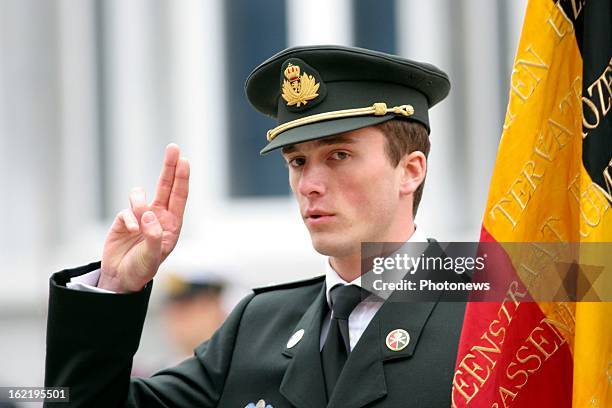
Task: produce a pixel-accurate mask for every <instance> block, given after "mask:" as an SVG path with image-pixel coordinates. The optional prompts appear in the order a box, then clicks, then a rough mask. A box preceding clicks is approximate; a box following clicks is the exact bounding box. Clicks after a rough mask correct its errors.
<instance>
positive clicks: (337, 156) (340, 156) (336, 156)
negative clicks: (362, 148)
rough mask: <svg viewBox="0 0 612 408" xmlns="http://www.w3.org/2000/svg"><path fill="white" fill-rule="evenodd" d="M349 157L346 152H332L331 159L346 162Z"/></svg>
mask: <svg viewBox="0 0 612 408" xmlns="http://www.w3.org/2000/svg"><path fill="white" fill-rule="evenodd" d="M349 157H350V155H349V154H348V153H347V152H342V151H340V152H333V153H332V154H331V158H332V159H334V160H346V159H348V158H349Z"/></svg>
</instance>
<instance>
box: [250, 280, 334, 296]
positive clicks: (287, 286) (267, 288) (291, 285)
mask: <svg viewBox="0 0 612 408" xmlns="http://www.w3.org/2000/svg"><path fill="white" fill-rule="evenodd" d="M324 281H325V275H319V276H315V277H314V278H308V279H302V280H297V281H293V282H286V283H280V284H271V285H266V286H260V287H257V288H253V292H255V294H256V295H259V294H261V293H266V292H273V291H277V290H284V289H297V288H303V287H308V286H313V285H317V284H320V283H322V282H324Z"/></svg>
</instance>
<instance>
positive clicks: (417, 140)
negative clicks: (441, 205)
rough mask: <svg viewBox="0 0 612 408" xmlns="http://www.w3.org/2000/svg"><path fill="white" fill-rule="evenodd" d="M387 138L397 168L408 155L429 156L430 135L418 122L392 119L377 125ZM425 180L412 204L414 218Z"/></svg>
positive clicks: (391, 156) (388, 147) (391, 157)
mask: <svg viewBox="0 0 612 408" xmlns="http://www.w3.org/2000/svg"><path fill="white" fill-rule="evenodd" d="M376 127H377V128H378V129H380V130H381V131H382V132H383V133H384V135H385V137H386V138H387V146H386V149H385V150H386V152H387V156H388V157H389V160H390V161H391V164H392V165H393V166H397V165H398V164H399V162H400V160H401V159H402V157H404V155H406V154H410V153H412V152H416V151H420V152H423V154H424V155H425V157H426V158H427V156H428V155H429V148H430V143H429V134H428V133H427V129H425V126H423V125H422V124H420V123H418V122H414V121H410V120H402V119H391V120H388V121H386V122H383V123H381V124H380V125H376ZM424 185H425V179H423V182H422V183H421V185H420V186H419V187H418V188H417V189H416V191H415V192H414V196H413V200H414V201H413V202H412V216H413V217H415V216H416V213H417V209H418V208H419V203H420V202H421V197H422V196H423V187H424Z"/></svg>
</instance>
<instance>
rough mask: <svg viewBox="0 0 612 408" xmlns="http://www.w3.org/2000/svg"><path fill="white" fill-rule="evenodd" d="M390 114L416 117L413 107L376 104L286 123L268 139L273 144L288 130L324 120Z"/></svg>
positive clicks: (273, 130)
mask: <svg viewBox="0 0 612 408" xmlns="http://www.w3.org/2000/svg"><path fill="white" fill-rule="evenodd" d="M389 113H392V114H394V115H401V116H405V117H408V116H412V115H414V108H413V107H412V105H399V106H394V107H392V108H387V104H386V103H384V102H376V103H375V104H373V105H372V106H368V107H365V108H353V109H342V110H337V111H331V112H323V113H317V114H315V115H310V116H305V117H303V118H299V119H295V120H292V121H289V122H285V123H283V124H282V125H279V126H277V127H275V128H273V129H270V130H268V132H267V134H266V138H267V139H268V142H271V141H272V140H273V139H274V138H275V137H276V136H278V135H279V134H281V133H283V132H284V131H286V130H289V129H293V128H296V127H298V126H303V125H308V124H311V123H316V122H321V121H324V120H330V119H340V118H348V117H353V116H366V115H374V116H384V115H387V114H389Z"/></svg>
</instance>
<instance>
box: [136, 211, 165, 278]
mask: <svg viewBox="0 0 612 408" xmlns="http://www.w3.org/2000/svg"><path fill="white" fill-rule="evenodd" d="M141 226H142V233H143V235H144V251H143V253H142V257H141V260H142V262H143V263H144V265H143V266H144V267H145V270H148V271H151V272H153V274H154V273H155V272H157V268H158V267H159V263H160V260H161V247H162V235H163V229H162V227H161V224H160V223H159V220H158V219H157V217H156V216H155V213H153V211H145V212H144V213H143V214H142V217H141Z"/></svg>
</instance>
